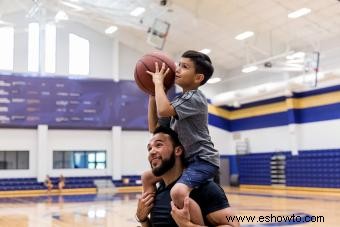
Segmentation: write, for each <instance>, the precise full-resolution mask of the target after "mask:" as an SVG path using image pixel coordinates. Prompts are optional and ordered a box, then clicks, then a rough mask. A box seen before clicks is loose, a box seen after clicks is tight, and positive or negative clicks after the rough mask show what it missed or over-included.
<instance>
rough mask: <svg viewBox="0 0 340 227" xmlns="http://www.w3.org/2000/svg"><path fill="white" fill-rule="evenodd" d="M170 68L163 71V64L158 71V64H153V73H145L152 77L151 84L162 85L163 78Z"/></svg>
mask: <svg viewBox="0 0 340 227" xmlns="http://www.w3.org/2000/svg"><path fill="white" fill-rule="evenodd" d="M169 71H170V68H167V69H165V63H164V62H163V63H162V67H161V69H160V70H159V66H158V62H155V72H150V71H146V72H147V73H148V74H150V75H151V76H152V81H153V83H154V84H155V85H156V84H161V85H163V81H164V78H165V76H166V75H167V74H168V73H169Z"/></svg>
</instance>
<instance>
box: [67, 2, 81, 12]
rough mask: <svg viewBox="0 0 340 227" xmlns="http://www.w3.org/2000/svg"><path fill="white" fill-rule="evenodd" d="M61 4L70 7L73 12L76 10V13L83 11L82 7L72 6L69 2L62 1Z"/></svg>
mask: <svg viewBox="0 0 340 227" xmlns="http://www.w3.org/2000/svg"><path fill="white" fill-rule="evenodd" d="M61 3H62V4H63V5H65V6H68V7H71V8H73V9H75V10H77V11H81V10H84V8H83V7H80V6H77V5H75V4H72V3H69V2H64V1H61Z"/></svg>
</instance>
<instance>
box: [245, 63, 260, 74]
mask: <svg viewBox="0 0 340 227" xmlns="http://www.w3.org/2000/svg"><path fill="white" fill-rule="evenodd" d="M257 69H258V67H257V66H256V65H250V66H247V67H245V68H243V69H242V72H243V73H250V72H253V71H256V70H257Z"/></svg>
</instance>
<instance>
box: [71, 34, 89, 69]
mask: <svg viewBox="0 0 340 227" xmlns="http://www.w3.org/2000/svg"><path fill="white" fill-rule="evenodd" d="M89 61H90V44H89V41H88V40H87V39H84V38H82V37H80V36H77V35H75V34H70V42H69V73H70V74H75V75H88V74H89V64H90V63H89Z"/></svg>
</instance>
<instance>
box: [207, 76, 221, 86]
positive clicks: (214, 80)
mask: <svg viewBox="0 0 340 227" xmlns="http://www.w3.org/2000/svg"><path fill="white" fill-rule="evenodd" d="M220 81H221V78H219V77H214V78H211V79H209V80H208V81H207V83H208V84H216V83H218V82H220Z"/></svg>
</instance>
